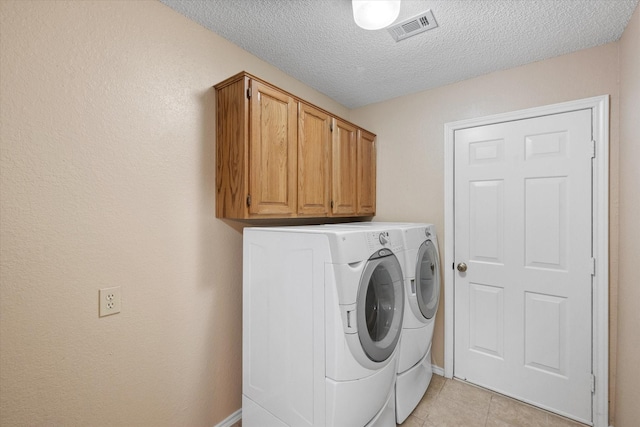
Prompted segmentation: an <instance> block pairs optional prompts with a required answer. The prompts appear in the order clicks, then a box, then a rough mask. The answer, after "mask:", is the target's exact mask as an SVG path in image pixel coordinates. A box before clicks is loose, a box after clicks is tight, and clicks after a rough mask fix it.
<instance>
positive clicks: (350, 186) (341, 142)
mask: <svg viewBox="0 0 640 427" xmlns="http://www.w3.org/2000/svg"><path fill="white" fill-rule="evenodd" d="M332 139H333V150H332V161H333V165H332V185H331V186H332V194H331V197H332V209H331V213H332V214H333V215H334V216H349V215H355V214H356V201H357V198H356V176H357V173H356V171H357V169H356V168H357V160H356V156H357V152H358V150H357V144H356V128H355V127H354V126H351V125H350V124H347V123H345V122H342V121H340V120H337V119H333V138H332Z"/></svg>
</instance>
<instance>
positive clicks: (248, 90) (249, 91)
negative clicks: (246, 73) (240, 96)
mask: <svg viewBox="0 0 640 427" xmlns="http://www.w3.org/2000/svg"><path fill="white" fill-rule="evenodd" d="M252 93H253V92H252V91H251V88H250V87H249V88H247V98H249V99H251V95H252Z"/></svg>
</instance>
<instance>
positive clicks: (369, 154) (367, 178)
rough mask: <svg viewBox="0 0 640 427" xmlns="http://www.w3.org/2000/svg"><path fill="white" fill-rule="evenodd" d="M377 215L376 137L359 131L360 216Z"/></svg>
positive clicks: (358, 211)
mask: <svg viewBox="0 0 640 427" xmlns="http://www.w3.org/2000/svg"><path fill="white" fill-rule="evenodd" d="M375 213H376V136H375V135H373V134H371V133H369V132H367V131H364V130H362V129H358V210H357V214H358V215H374V214H375Z"/></svg>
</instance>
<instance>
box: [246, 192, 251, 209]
mask: <svg viewBox="0 0 640 427" xmlns="http://www.w3.org/2000/svg"><path fill="white" fill-rule="evenodd" d="M247 207H251V194H247Z"/></svg>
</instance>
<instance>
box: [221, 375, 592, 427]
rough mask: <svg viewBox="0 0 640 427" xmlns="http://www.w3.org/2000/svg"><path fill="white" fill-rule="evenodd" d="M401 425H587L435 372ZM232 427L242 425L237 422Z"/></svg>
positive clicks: (567, 426)
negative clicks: (421, 396) (422, 394)
mask: <svg viewBox="0 0 640 427" xmlns="http://www.w3.org/2000/svg"><path fill="white" fill-rule="evenodd" d="M399 426H401V427H586V426H585V425H584V424H580V423H576V422H574V421H571V420H567V419H566V418H562V417H558V416H556V415H553V414H550V413H548V412H546V411H543V410H540V409H536V408H534V407H532V406H529V405H527V404H525V403H521V402H518V401H516V400H513V399H509V398H507V397H504V396H502V395H500V394H497V393H492V392H490V391H487V390H485V389H482V388H479V387H475V386H472V385H470V384H467V383H464V382H462V381H458V380H450V379H447V378H444V377H441V376H439V375H434V376H433V378H432V379H431V384H430V385H429V388H428V389H427V392H426V393H425V395H424V397H423V398H422V400H421V401H420V403H419V404H418V406H417V407H416V409H415V410H414V411H413V413H412V414H411V415H409V418H407V419H406V421H405V422H404V423H402V424H399ZM233 427H242V421H238V422H237V423H236V424H234V425H233Z"/></svg>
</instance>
